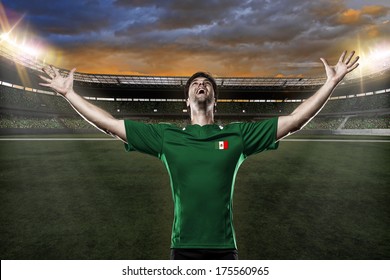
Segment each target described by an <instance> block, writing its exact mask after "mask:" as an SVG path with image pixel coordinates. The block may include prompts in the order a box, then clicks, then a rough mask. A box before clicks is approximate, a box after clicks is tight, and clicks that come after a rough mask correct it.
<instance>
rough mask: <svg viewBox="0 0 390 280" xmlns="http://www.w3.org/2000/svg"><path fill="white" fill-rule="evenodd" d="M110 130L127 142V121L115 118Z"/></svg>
mask: <svg viewBox="0 0 390 280" xmlns="http://www.w3.org/2000/svg"><path fill="white" fill-rule="evenodd" d="M110 132H111V133H112V134H114V135H115V136H117V137H118V138H119V139H121V140H122V141H123V142H125V143H127V136H126V128H125V121H124V120H118V119H114V120H112V123H111V124H110Z"/></svg>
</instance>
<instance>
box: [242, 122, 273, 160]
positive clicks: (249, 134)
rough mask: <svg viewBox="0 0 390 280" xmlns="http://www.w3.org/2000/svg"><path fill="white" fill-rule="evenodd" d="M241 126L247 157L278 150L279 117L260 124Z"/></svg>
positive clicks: (250, 123)
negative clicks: (265, 151)
mask: <svg viewBox="0 0 390 280" xmlns="http://www.w3.org/2000/svg"><path fill="white" fill-rule="evenodd" d="M239 125H240V129H241V135H242V141H243V148H244V150H243V153H244V155H245V156H250V155H253V154H257V153H260V152H262V151H264V150H273V149H277V148H278V146H279V142H277V141H276V133H277V129H278V118H277V117H276V118H272V119H269V120H264V121H259V122H249V123H240V124H239Z"/></svg>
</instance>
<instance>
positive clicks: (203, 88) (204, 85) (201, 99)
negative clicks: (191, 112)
mask: <svg viewBox="0 0 390 280" xmlns="http://www.w3.org/2000/svg"><path fill="white" fill-rule="evenodd" d="M205 102H206V104H207V105H209V104H214V102H215V100H214V89H213V85H212V84H211V82H210V81H209V80H208V79H207V78H204V77H198V78H195V79H194V80H193V81H192V82H191V84H190V87H189V89H188V100H187V106H190V104H191V103H205Z"/></svg>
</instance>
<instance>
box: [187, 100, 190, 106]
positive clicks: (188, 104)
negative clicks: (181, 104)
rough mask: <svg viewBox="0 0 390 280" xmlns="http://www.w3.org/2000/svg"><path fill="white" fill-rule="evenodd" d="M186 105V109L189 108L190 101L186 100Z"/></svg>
mask: <svg viewBox="0 0 390 280" xmlns="http://www.w3.org/2000/svg"><path fill="white" fill-rule="evenodd" d="M186 105H187V107H189V106H190V101H189V99H188V98H187V99H186Z"/></svg>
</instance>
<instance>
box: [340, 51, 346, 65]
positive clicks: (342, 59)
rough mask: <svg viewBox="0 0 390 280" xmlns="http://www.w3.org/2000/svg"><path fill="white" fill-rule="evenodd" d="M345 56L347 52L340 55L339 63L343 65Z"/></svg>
mask: <svg viewBox="0 0 390 280" xmlns="http://www.w3.org/2000/svg"><path fill="white" fill-rule="evenodd" d="M346 54H347V51H343V53H342V54H341V56H340V58H339V62H341V63H343V62H344V58H345V55H346Z"/></svg>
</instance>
